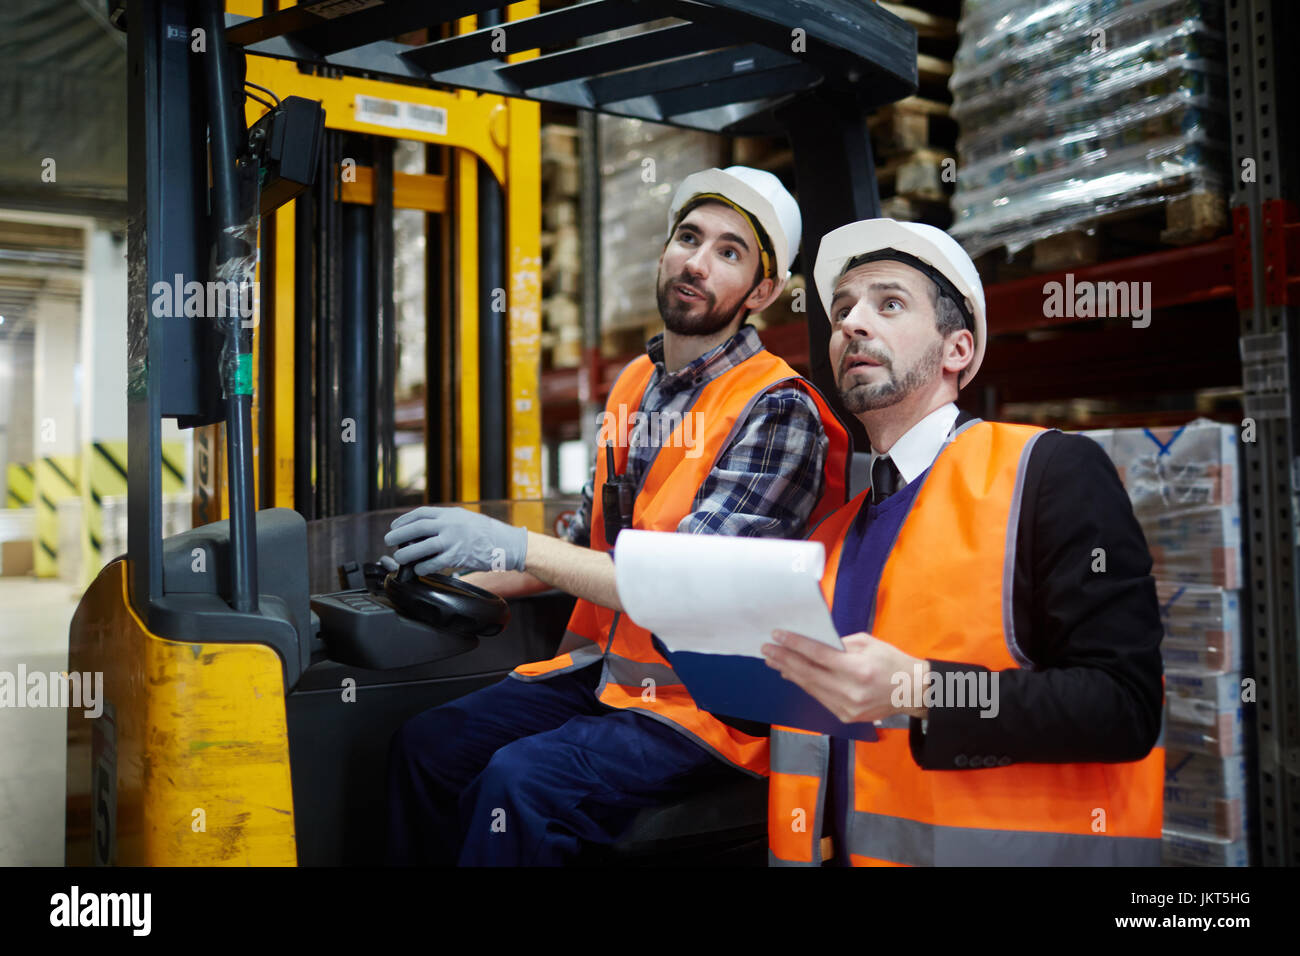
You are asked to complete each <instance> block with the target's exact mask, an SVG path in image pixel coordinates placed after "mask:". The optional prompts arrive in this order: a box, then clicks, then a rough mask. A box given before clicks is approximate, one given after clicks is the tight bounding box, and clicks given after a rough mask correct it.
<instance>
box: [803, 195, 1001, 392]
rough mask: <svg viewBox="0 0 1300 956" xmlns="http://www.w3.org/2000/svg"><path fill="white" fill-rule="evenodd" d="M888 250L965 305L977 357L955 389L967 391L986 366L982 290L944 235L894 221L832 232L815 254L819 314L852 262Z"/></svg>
mask: <svg viewBox="0 0 1300 956" xmlns="http://www.w3.org/2000/svg"><path fill="white" fill-rule="evenodd" d="M891 249H892V250H895V251H897V252H900V253H903V256H904V257H905V256H911V257H913V258H915V259H917V260H919V261H920V263H921V264H922V265H923V266H924V267H928V269H930V270H934V271H935V272H937V273H939V274H940V275H941V276H942V277H943V278H945V279H946V280H947V281H948V282H949V283H951V284H952V286H953V289H954V290H955V291H956V292H957V294H958V295H959V296H960V297H961V299H963V300H964V301H963V302H961V303H959V304H962V305H965V307H966V309H967V310H968V311H969V313H970V315H971V318H972V320H973V323H974V328H973V329H972V332H973V333H974V336H975V357H974V358H973V359H971V363H970V365H968V366H966V370H965V371H964V372H963V373H962V375H961V378H960V379H959V387H965V386H966V385H968V384H970V380H971V379H972V378H974V377H975V373H976V372H977V371H979V367H980V363H981V362H983V361H984V347H985V345H986V342H987V339H988V328H987V321H986V318H985V315H984V284H983V283H982V282H981V281H980V276H979V272H978V271H977V270H976V269H975V263H974V262H972V261H971V258H970V256H968V255H967V254H966V250H965V249H963V248H962V247H961V245H960V244H959V243H958V242H957V240H955V239H953V238H952V236H950V235H948V234H947V233H946V232H944V231H943V230H942V229H936V228H935V227H934V226H927V225H926V224H925V223H921V222H899V221H898V220H896V219H862V220H859V221H858V222H851V223H849V224H848V225H845V226H840V227H839V228H838V229H832V230H831V231H830V232H828V233H826V235H825V236H824V237H823V238H822V243H821V247H820V248H819V249H818V250H817V264H816V265H815V266H814V267H813V282H814V283H815V284H816V286H817V294H818V296H819V297H820V299H821V303H822V308H823V309H824V310H825V311H826V315H827V316H829V315H830V313H831V300H832V299H833V298H834V297H835V285H836V283H837V282H838V281H839V278H840V276H841V275H842V274H843V273H844V271H845V268H846V267H847V266H848V264H849V263H850V262H852V261H853V260H854V259H856V258H859V257H860V256H865V255H870V254H871V253H877V252H883V251H884V250H891ZM904 257H899V258H900V261H903V262H906V261H907V260H906V258H904ZM881 258H892V257H886V256H881ZM922 271H927V270H926V269H922ZM931 278H933V276H931Z"/></svg>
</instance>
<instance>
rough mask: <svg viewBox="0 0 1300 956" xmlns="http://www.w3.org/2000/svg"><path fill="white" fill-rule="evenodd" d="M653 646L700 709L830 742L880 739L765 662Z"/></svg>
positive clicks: (657, 642) (867, 726) (871, 728)
mask: <svg viewBox="0 0 1300 956" xmlns="http://www.w3.org/2000/svg"><path fill="white" fill-rule="evenodd" d="M655 645H656V646H657V647H658V649H659V653H660V654H662V655H663V656H664V658H665V659H666V660H667V661H668V663H669V664H671V665H672V668H673V671H674V672H675V673H676V674H677V676H678V677H680V678H681V679H682V683H683V684H685V685H686V689H687V690H689V691H690V692H691V697H693V698H694V699H695V704H696V706H698V707H699V708H700V710H705V711H708V712H709V713H711V714H723V715H725V716H727V717H735V718H738V719H740V720H753V721H758V722H759V723H764V724H778V725H780V726H782V727H797V728H798V729H800V730H811V731H815V732H816V733H819V734H829V735H830V736H832V737H848V738H851V739H853V740H865V741H874V740H877V739H878V736H877V734H876V725H875V724H873V723H871V722H870V721H865V722H860V723H853V724H846V723H844V722H843V721H842V720H840V719H839V718H837V717H836V716H835V715H834V714H832V713H831V712H830V711H829V710H827V709H826V708H825V707H824V706H823V705H822V704H821V703H819V702H818V701H817V700H816V698H814V697H812V696H811V695H810V694H808V692H807V691H805V690H804V689H803V688H802V687H800V686H799V685H798V684H794V683H792V682H790V681H788V680H786V679H785V678H784V677H782V676H781V673H780V672H779V671H777V670H776V669H775V668H772V667H768V666H767V662H766V660H765V659H762V660H760V659H759V658H756V657H749V656H746V655H742V654H700V653H696V652H694V651H678V652H677V653H673V652H671V651H668V649H667V648H665V647H664V646H663V642H662V641H660V640H658V639H656V640H655Z"/></svg>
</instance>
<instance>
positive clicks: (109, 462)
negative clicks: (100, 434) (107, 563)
mask: <svg viewBox="0 0 1300 956" xmlns="http://www.w3.org/2000/svg"><path fill="white" fill-rule="evenodd" d="M85 462H86V495H85V498H84V500H83V508H82V515H83V517H84V523H83V529H84V530H83V532H82V538H81V540H82V548H83V551H84V554H85V557H86V561H85V567H86V573H87V575H88V576H91V575H94V574H97V573H98V572H99V569H100V567H102V566H103V563H104V555H103V548H104V537H105V535H104V499H105V498H107V497H109V496H110V495H125V494H126V485H127V481H126V442H124V441H96V442H91V443H90V444H89V445H88V446H87V448H86V454H85ZM110 557H117V555H110Z"/></svg>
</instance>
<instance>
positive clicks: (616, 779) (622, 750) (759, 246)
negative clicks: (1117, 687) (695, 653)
mask: <svg viewBox="0 0 1300 956" xmlns="http://www.w3.org/2000/svg"><path fill="white" fill-rule="evenodd" d="M800 231H801V221H800V216H799V207H798V205H797V204H796V202H795V200H794V198H793V197H792V196H791V195H790V194H789V193H788V192H787V191H786V190H785V188H784V187H783V186H782V185H781V183H780V181H779V180H778V179H777V178H776V177H775V176H773V175H772V174H771V173H767V172H763V171H760V170H755V169H749V168H747V167H744V166H732V167H730V168H728V169H726V170H721V169H709V170H704V171H702V172H699V173H695V174H693V175H691V176H688V177H687V178H686V179H685V180H684V181H683V182H682V184H681V186H680V187H679V189H678V190H677V193H676V194H675V196H674V198H673V202H672V207H671V210H670V213H669V222H668V238H667V242H666V244H665V246H664V249H663V252H662V253H661V255H660V257H659V272H658V279H657V282H656V288H657V293H658V304H659V312H660V315H661V316H662V318H663V321H664V326H665V331H664V332H663V333H662V334H661V335H657V336H655V337H654V338H653V339H651V340H650V342H649V343H648V344H647V347H646V354H645V355H643V356H640V357H638V358H637V359H635V360H634V361H633V362H632V363H631V364H629V365H628V366H627V368H625V369H624V370H623V371H622V373H621V374H620V375H619V378H618V381H617V382H616V383H615V385H614V387H613V389H612V390H611V393H610V397H609V401H608V403H607V406H606V413H605V415H604V416H603V422H604V424H603V427H602V428H601V433H600V436H599V442H598V444H599V447H598V449H597V452H596V462H595V468H594V469H593V473H592V480H591V481H590V482H589V483H588V485H587V487H586V488H585V489H584V491H583V504H582V507H581V509H580V511H579V513H578V515H577V516H576V518H575V519H574V521H573V522H572V524H571V525H570V527H569V529H568V537H569V540H568V541H564V540H560V539H557V538H551V537H548V536H546V535H540V534H536V533H534V532H530V531H528V530H526V529H524V528H516V527H511V526H510V525H507V524H504V523H502V522H499V521H495V520H493V519H491V518H488V517H486V516H484V515H480V514H474V513H471V512H469V511H466V510H464V509H461V508H434V507H425V508H417V509H416V510H414V511H412V512H410V513H409V514H406V515H403V516H402V517H400V518H398V519H397V520H396V521H395V522H393V528H392V530H391V531H390V532H389V534H388V535H387V537H386V538H385V541H386V543H387V544H388V545H389V546H390V547H396V548H397V551H396V552H395V553H394V555H393V558H394V559H395V560H396V561H398V562H400V563H402V564H414V565H415V570H416V572H417V573H419V574H428V573H434V572H443V571H447V570H449V569H452V568H459V569H462V570H470V571H482V572H489V573H486V574H481V575H471V576H470V577H469V579H468V580H470V581H472V582H473V583H476V584H479V585H481V586H484V587H488V588H491V589H492V590H494V591H496V592H497V593H498V594H501V595H503V596H517V595H522V594H526V593H532V592H536V591H539V590H543V589H545V588H547V587H557V588H562V589H564V590H566V591H568V592H570V593H571V594H573V595H575V596H576V597H577V598H578V601H577V604H576V606H575V608H574V612H573V616H572V617H571V619H570V621H569V625H568V630H567V632H566V634H565V637H564V640H563V642H562V643H561V645H560V648H559V652H558V654H557V656H556V657H554V658H552V659H550V660H547V661H540V662H535V663H530V664H525V665H523V666H521V667H519V668H517V669H516V670H515V671H514V672H513V673H511V674H510V675H509V677H507V678H506V679H505V680H503V681H501V682H500V683H498V684H496V685H494V686H491V687H487V688H485V689H483V690H480V691H477V692H475V693H473V694H469V695H468V696H466V697H462V698H460V699H459V700H456V701H453V702H451V703H449V704H445V705H443V706H441V707H436V708H433V709H431V710H428V711H426V712H424V713H422V714H420V715H418V716H416V717H414V718H412V719H411V720H409V721H407V723H406V724H404V725H403V726H402V728H401V729H400V730H399V731H398V732H397V734H396V735H394V738H393V744H392V749H391V752H390V758H389V846H388V853H389V860H390V862H392V863H396V864H411V863H431V864H447V865H450V864H453V863H457V862H459V863H461V864H463V865H514V864H523V865H548V864H549V865H554V864H561V863H564V862H566V861H569V860H571V859H572V858H573V857H574V856H575V855H576V853H577V851H578V850H579V847H580V846H581V843H582V842H583V841H587V842H591V843H597V844H609V843H612V842H614V841H615V840H617V839H618V837H619V836H620V835H621V833H622V832H623V831H624V830H625V829H626V828H627V826H628V824H629V823H630V822H631V820H632V818H633V817H634V816H635V815H636V813H637V811H638V810H640V809H641V808H643V807H652V806H657V805H661V804H664V803H668V802H671V801H673V800H677V799H680V798H681V797H683V796H685V795H686V794H688V793H691V792H694V791H696V790H699V789H704V788H708V787H712V786H717V785H719V784H722V783H725V782H726V781H727V780H729V779H734V778H735V776H736V775H737V774H747V775H750V776H763V775H766V774H767V772H768V742H767V738H766V736H764V733H765V731H766V728H762V727H757V726H753V725H747V724H742V723H739V722H735V721H728V722H724V721H722V720H720V719H718V718H716V717H714V716H713V715H711V714H708V713H706V712H704V711H701V710H700V709H699V708H698V707H696V706H695V703H694V701H693V700H692V699H691V697H690V694H689V693H688V692H687V691H686V688H685V687H684V685H683V684H682V683H681V681H680V680H679V679H678V678H677V677H676V675H675V674H674V673H673V671H672V667H671V665H670V664H669V662H668V661H667V660H666V659H665V657H663V656H662V655H661V653H660V651H661V650H662V646H661V645H659V643H658V641H657V639H656V638H655V637H654V635H653V634H650V633H649V632H648V631H645V630H644V629H642V628H640V627H638V626H637V625H636V624H634V623H633V622H632V621H631V620H629V619H628V618H627V617H626V615H624V614H623V613H622V605H621V604H620V603H619V597H618V589H617V587H616V584H615V577H614V562H613V559H612V550H613V545H614V538H615V537H616V536H617V534H618V532H619V531H620V530H621V529H622V528H625V527H635V528H639V529H646V530H654V531H676V532H686V533H697V534H726V535H737V536H747V535H748V536H755V537H780V538H799V537H802V536H803V535H804V533H805V532H806V530H807V528H808V527H811V525H812V524H814V523H815V522H816V521H817V520H819V519H820V517H821V516H822V515H824V514H827V513H829V512H830V511H832V510H834V509H835V508H836V507H837V506H838V505H840V504H842V503H843V502H844V500H845V490H846V475H847V470H848V456H849V439H848V435H847V433H846V431H845V429H844V427H843V425H841V424H840V422H839V420H838V419H837V418H836V417H835V415H834V413H833V412H832V411H831V409H830V407H829V406H828V405H827V404H826V402H825V401H824V400H823V399H822V397H821V396H820V395H819V394H818V393H817V391H816V389H814V388H813V387H812V386H811V385H810V384H809V383H808V382H807V381H805V380H804V379H802V378H800V377H799V376H798V375H797V374H796V373H795V372H794V371H793V370H792V369H791V368H790V367H789V366H788V365H787V364H786V363H785V362H783V361H782V360H781V359H779V358H777V357H776V356H774V355H772V354H771V353H769V352H767V351H766V350H765V349H764V348H763V345H762V343H761V342H760V341H759V338H758V333H757V332H756V331H755V330H754V328H753V327H752V326H750V325H747V324H745V318H746V316H747V315H749V313H750V312H757V311H761V310H763V309H764V308H766V307H767V306H769V305H770V304H771V303H772V302H773V301H774V300H775V299H776V298H777V296H778V295H780V293H781V290H782V289H783V288H784V286H785V282H786V280H787V279H788V278H789V275H790V272H789V269H790V263H791V261H792V260H793V259H794V256H795V253H796V252H797V250H798V247H799V239H800ZM620 489H622V491H621V493H620ZM502 567H504V568H505V569H506V570H504V571H502V570H499V569H500V568H502ZM664 598H665V600H671V599H672V596H671V595H665V596H664Z"/></svg>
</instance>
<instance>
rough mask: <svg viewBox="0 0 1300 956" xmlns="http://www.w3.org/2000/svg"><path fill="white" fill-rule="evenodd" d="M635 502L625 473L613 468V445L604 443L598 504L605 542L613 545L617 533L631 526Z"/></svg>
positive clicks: (629, 481) (633, 490) (630, 482)
mask: <svg viewBox="0 0 1300 956" xmlns="http://www.w3.org/2000/svg"><path fill="white" fill-rule="evenodd" d="M635 502H636V489H635V488H633V487H632V481H631V480H630V479H629V478H628V476H627V475H620V474H617V473H616V472H615V470H614V445H613V444H612V443H610V442H606V444H605V483H604V484H603V485H602V486H601V489H600V506H601V510H602V511H603V512H604V516H605V543H606V545H607V546H608V547H611V548H612V547H613V546H614V542H615V541H616V540H617V539H618V533H619V532H620V531H622V530H623V529H624V528H630V527H632V509H633V507H634V505H635Z"/></svg>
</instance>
